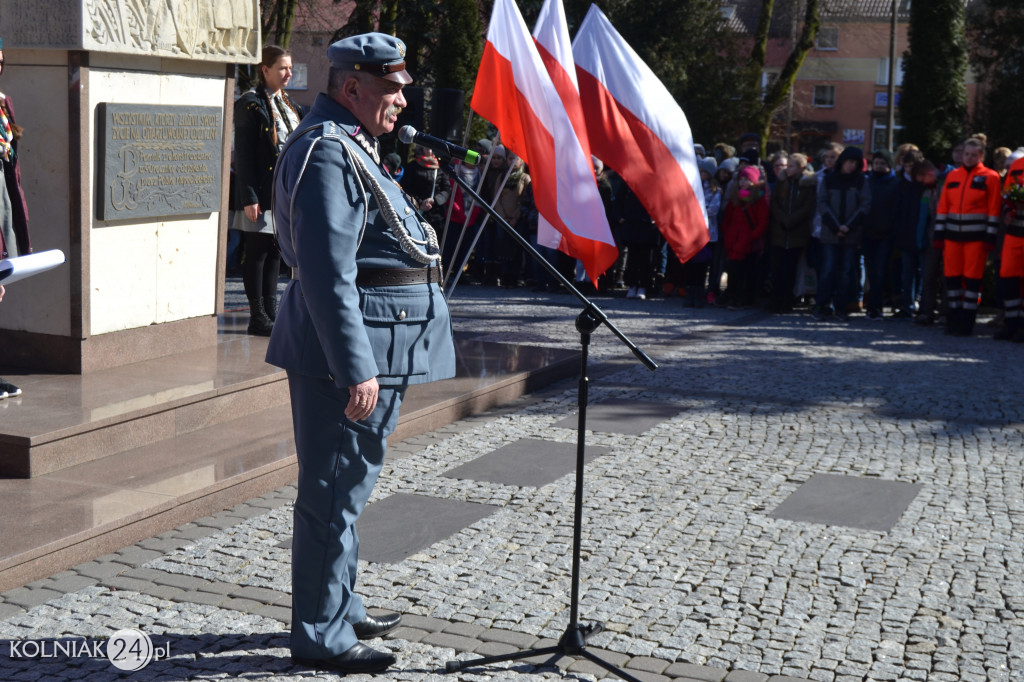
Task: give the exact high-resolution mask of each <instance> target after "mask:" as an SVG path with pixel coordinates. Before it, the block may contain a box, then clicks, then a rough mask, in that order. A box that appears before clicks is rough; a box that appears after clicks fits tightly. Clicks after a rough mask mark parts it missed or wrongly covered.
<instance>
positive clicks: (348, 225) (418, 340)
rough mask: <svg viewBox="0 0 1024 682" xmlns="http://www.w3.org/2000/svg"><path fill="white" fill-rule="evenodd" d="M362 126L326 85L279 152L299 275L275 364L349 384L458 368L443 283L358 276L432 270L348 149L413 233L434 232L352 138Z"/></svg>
mask: <svg viewBox="0 0 1024 682" xmlns="http://www.w3.org/2000/svg"><path fill="white" fill-rule="evenodd" d="M324 123H327V125H326V126H324V125H323V124H324ZM311 127H312V129H310V128H311ZM358 131H359V122H358V121H357V120H356V119H355V117H354V116H353V115H352V114H351V113H350V112H349V111H348V110H347V109H345V108H344V107H342V106H341V105H339V104H338V103H337V102H335V101H334V100H332V99H330V98H329V97H327V96H326V95H324V94H320V95H318V97H317V99H316V102H315V103H314V104H313V108H312V109H311V110H310V113H309V115H307V116H306V117H305V118H304V119H303V121H302V124H301V126H300V128H299V129H298V130H296V132H295V133H294V134H293V135H292V137H291V138H289V143H288V145H287V147H286V148H285V150H284V151H283V152H282V154H281V156H280V157H279V158H278V171H277V177H276V180H275V189H274V191H275V197H274V219H275V222H276V226H277V239H278V242H279V244H280V247H281V256H282V258H283V260H284V262H285V263H286V264H287V265H289V266H292V267H297V268H298V279H293V280H292V281H291V282H290V283H289V285H288V288H287V289H286V290H285V293H284V297H283V298H282V301H281V305H280V309H279V311H278V315H277V321H276V322H275V323H274V331H273V334H272V335H271V337H270V344H269V347H268V348H267V362H269V363H270V364H272V365H276V366H278V367H281V368H283V369H286V370H288V371H289V372H297V373H300V374H304V375H308V376H314V377H323V378H324V379H330V380H332V381H333V382H334V384H335V385H336V386H337V387H339V388H345V387H348V386H353V385H355V384H357V383H360V382H363V381H366V380H368V379H370V378H373V377H376V378H377V380H378V381H379V382H380V383H381V384H390V385H397V384H418V383H425V382H428V381H434V380H437V379H446V378H449V377H452V376H454V374H455V350H454V345H453V342H452V331H451V319H450V317H449V313H448V306H447V303H446V302H445V299H444V296H443V294H442V293H441V290H440V287H439V285H438V284H436V283H430V284H412V285H404V286H389V287H362V286H357V285H356V275H357V273H358V272H359V271H360V270H362V269H365V268H425V267H426V266H425V265H423V264H422V263H419V262H417V261H416V260H414V259H413V258H412V257H411V256H409V255H408V254H407V253H406V252H405V251H404V250H403V248H402V246H401V244H400V243H399V241H398V239H397V238H396V237H395V236H394V235H393V234H392V233H391V231H390V229H389V227H388V225H387V223H386V222H385V221H384V218H383V216H382V215H381V212H380V207H379V206H378V203H377V201H376V199H375V198H374V196H373V194H372V193H371V192H370V188H369V187H368V186H366V183H365V182H363V183H362V185H361V184H360V179H359V178H358V176H357V173H356V171H355V169H354V168H353V167H352V165H351V162H350V159H349V156H347V155H346V150H347V152H348V153H350V154H354V155H358V156H359V158H361V159H362V160H363V163H364V165H365V166H366V167H367V168H368V169H369V172H370V173H371V174H372V175H373V177H374V178H376V180H377V182H378V183H379V184H380V185H381V187H383V188H384V190H385V192H386V194H387V196H388V198H389V200H390V202H391V204H392V206H394V208H395V210H396V211H397V212H398V214H399V216H400V217H401V219H402V221H403V223H404V225H405V228H406V229H407V230H408V231H409V233H410V235H411V236H412V237H413V238H414V239H416V240H420V241H422V240H424V239H425V238H426V235H425V233H424V230H423V228H422V226H421V224H420V217H419V215H418V213H417V212H416V209H415V208H413V207H412V205H411V204H410V203H409V202H408V200H407V199H406V198H405V195H404V194H403V193H402V190H401V188H399V186H398V185H397V184H396V183H395V182H394V180H392V179H391V177H390V176H389V175H387V173H386V172H385V171H384V170H383V169H382V168H381V166H380V165H379V164H378V163H377V162H376V161H374V160H373V158H372V157H371V156H370V154H369V153H367V152H366V151H365V150H364V149H363V148H362V147H361V146H360V145H359V144H357V142H356V141H355V140H354V139H353V137H352V136H354V135H356V134H357V132H358ZM367 139H370V138H367ZM342 145H346V149H343V148H342ZM364 219H365V223H364ZM364 225H365V228H364Z"/></svg>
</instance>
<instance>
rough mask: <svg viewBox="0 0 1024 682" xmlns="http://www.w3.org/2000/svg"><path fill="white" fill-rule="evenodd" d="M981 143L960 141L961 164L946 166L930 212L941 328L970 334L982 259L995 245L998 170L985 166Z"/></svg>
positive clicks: (999, 206) (999, 204) (999, 205)
mask: <svg viewBox="0 0 1024 682" xmlns="http://www.w3.org/2000/svg"><path fill="white" fill-rule="evenodd" d="M984 158H985V144H984V143H983V142H981V141H980V140H978V139H977V138H973V137H972V138H970V139H968V140H966V141H964V143H963V165H962V166H960V167H959V168H957V169H955V170H953V171H950V173H949V175H948V176H946V184H945V185H943V187H942V194H941V195H940V197H939V206H938V209H937V210H936V214H935V243H934V246H935V248H936V249H941V250H942V252H943V269H944V272H943V274H944V276H945V280H946V296H947V298H948V300H949V312H947V313H946V333H947V334H952V335H953V336H970V335H971V334H972V333H973V332H974V321H975V318H976V317H977V316H978V304H979V303H980V301H981V284H982V279H983V278H984V276H985V260H986V258H987V256H988V254H989V253H990V252H991V251H992V250H993V249H994V248H995V243H996V235H997V233H998V229H999V218H1000V215H1001V212H1002V196H1001V193H1000V186H999V184H1000V180H999V174H998V173H996V172H995V171H994V170H991V169H990V168H986V167H985V164H984V163H982V161H983V160H984Z"/></svg>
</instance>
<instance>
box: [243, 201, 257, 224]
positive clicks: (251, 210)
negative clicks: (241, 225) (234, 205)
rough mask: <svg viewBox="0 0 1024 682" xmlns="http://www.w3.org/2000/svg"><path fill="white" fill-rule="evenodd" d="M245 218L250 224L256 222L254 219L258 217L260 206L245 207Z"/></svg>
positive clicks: (250, 205)
mask: <svg viewBox="0 0 1024 682" xmlns="http://www.w3.org/2000/svg"><path fill="white" fill-rule="evenodd" d="M245 217H246V218H248V219H249V220H250V221H252V222H256V219H257V218H259V217H260V205H259V204H249V205H248V206H246V207H245Z"/></svg>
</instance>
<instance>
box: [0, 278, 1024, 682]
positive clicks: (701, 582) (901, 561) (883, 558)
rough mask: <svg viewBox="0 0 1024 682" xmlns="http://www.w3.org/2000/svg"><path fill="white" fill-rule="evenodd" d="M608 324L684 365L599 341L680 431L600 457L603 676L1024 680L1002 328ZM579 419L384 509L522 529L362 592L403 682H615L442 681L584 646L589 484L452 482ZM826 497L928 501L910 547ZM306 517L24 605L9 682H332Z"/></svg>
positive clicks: (611, 380)
mask: <svg viewBox="0 0 1024 682" xmlns="http://www.w3.org/2000/svg"><path fill="white" fill-rule="evenodd" d="M596 300H597V302H598V303H599V304H601V305H602V306H604V308H605V310H606V311H607V312H608V315H609V317H610V318H611V319H612V320H613V321H614V322H615V323H616V324H617V325H619V326H620V328H621V329H622V330H623V331H624V332H625V333H626V334H628V335H630V336H631V338H632V339H633V340H634V341H635V342H636V343H637V344H638V345H639V346H640V347H641V348H643V349H644V350H646V351H647V352H648V353H649V354H650V355H651V356H652V357H653V358H654V359H655V360H656V361H657V362H659V364H660V365H661V367H660V368H659V369H658V370H657V371H656V372H654V373H652V372H649V371H648V370H646V369H645V368H643V367H642V366H640V365H639V364H638V363H637V362H636V361H635V359H634V358H633V357H632V355H630V354H629V353H628V352H627V351H626V350H625V349H624V348H623V347H622V346H621V344H620V343H619V342H618V340H617V339H616V338H615V337H614V335H612V334H611V333H609V332H608V331H607V330H606V329H600V330H598V332H596V333H595V335H594V338H593V344H592V349H591V355H592V361H593V366H592V369H593V371H592V373H591V378H592V381H591V390H590V402H591V404H592V405H593V406H594V407H595V409H596V407H597V406H598V405H600V403H602V402H605V401H609V400H619V401H621V400H627V401H630V402H634V403H643V402H656V403H659V404H662V405H670V406H673V407H674V408H676V409H675V412H676V414H675V416H671V417H668V418H666V419H664V420H662V421H660V422H659V423H657V424H656V425H654V426H653V427H651V428H649V429H647V430H645V431H643V432H642V433H639V434H630V433H619V432H610V431H608V432H605V431H600V430H597V429H594V430H593V431H592V432H591V433H590V434H589V437H588V444H590V445H594V446H598V445H600V446H604V447H606V448H607V449H608V451H607V453H606V454H604V455H602V456H599V457H596V458H595V459H594V460H593V461H592V462H591V463H590V464H588V468H587V475H586V495H585V499H586V505H585V512H584V514H585V521H584V533H583V554H584V556H583V569H582V575H583V584H582V589H581V597H580V616H581V619H582V620H583V621H584V622H589V621H594V620H596V621H602V622H603V623H604V624H605V626H606V628H607V631H606V632H604V633H602V634H600V635H598V636H596V637H594V638H593V639H592V640H591V650H592V651H594V652H595V653H597V654H598V655H600V656H602V657H604V658H606V659H607V660H609V661H610V662H612V663H613V664H614V665H617V666H621V667H624V668H625V669H626V670H628V671H629V672H630V674H632V675H634V676H636V677H639V678H641V679H644V680H672V679H676V680H711V681H717V682H721V681H723V680H725V681H727V682H767V681H768V680H772V681H773V682H781V681H783V680H793V679H800V680H805V679H811V680H824V681H828V682H852V681H854V680H929V681H934V682H954V681H957V680H967V681H978V682H980V681H982V680H993V681H995V680H1000V681H1001V680H1024V571H1021V566H1024V556H1022V550H1024V481H1022V475H1024V466H1022V458H1024V447H1022V446H1024V443H1022V442H1021V441H1022V432H1021V424H1022V421H1024V402H1022V401H1021V399H1020V397H1021V392H1020V386H1021V379H1022V375H1024V362H1021V360H1022V359H1024V347H1021V346H1019V345H1012V344H1008V343H997V342H995V341H993V340H992V339H991V338H990V333H989V332H986V331H985V328H984V327H982V326H980V325H979V326H980V327H981V335H979V336H977V337H975V338H970V339H963V338H952V337H946V336H943V335H942V333H941V330H939V329H937V328H922V327H918V326H915V325H912V324H909V323H906V322H902V321H896V320H886V321H883V322H872V321H868V320H866V319H864V318H863V317H859V316H857V317H855V318H854V321H853V322H852V323H850V324H848V325H841V324H835V323H832V324H829V323H816V322H814V321H813V320H812V319H811V317H810V316H809V315H806V314H804V315H791V316H782V317H779V316H769V315H767V314H764V313H761V312H759V311H754V310H740V311H731V310H724V309H718V308H703V309H696V310H695V309H688V308H683V307H682V303H681V301H680V300H678V299H670V300H648V301H635V300H629V301H627V300H625V299H622V298H612V299H608V298H601V299H596ZM452 307H453V311H454V313H455V317H456V320H455V326H456V328H457V329H460V330H462V331H476V332H478V333H479V338H480V339H482V340H489V341H505V342H515V343H528V344H532V345H552V346H560V347H572V346H573V345H575V344H576V343H577V340H578V339H577V335H576V332H575V330H574V327H573V319H574V318H575V315H576V313H577V312H578V310H579V306H578V305H577V304H576V303H575V302H574V300H573V299H571V298H570V297H568V296H565V295H551V294H546V295H533V294H526V293H523V291H522V290H514V291H503V290H498V289H494V288H483V287H469V286H466V287H462V288H461V289H460V290H459V291H458V292H457V295H456V297H455V299H454V301H453V306H452ZM575 401H576V391H575V383H574V382H572V381H570V382H564V383H562V384H560V385H558V386H556V387H554V388H552V389H549V390H547V391H545V392H543V393H541V394H538V395H534V396H527V397H525V398H523V399H520V400H518V401H517V402H516V403H514V404H513V405H511V406H506V407H503V408H501V409H496V410H492V411H491V412H488V413H486V414H483V415H478V416H476V417H472V418H469V419H465V420H462V421H460V422H457V423H455V424H452V425H450V426H448V427H445V428H443V429H440V430H438V431H435V432H432V433H430V434H426V435H423V436H418V437H416V438H412V439H409V440H407V441H404V442H401V443H392V444H391V452H392V457H391V458H390V461H389V464H388V465H387V466H386V467H385V471H384V472H383V474H382V475H381V479H380V482H379V484H378V486H377V489H376V490H375V493H374V496H373V499H372V500H371V504H372V503H373V502H377V501H380V500H383V499H385V498H387V497H389V496H391V495H395V494H399V493H406V494H415V495H419V496H426V497H429V498H435V499H438V500H452V501H460V502H467V503H476V504H485V505H491V506H493V507H495V508H496V511H495V512H494V513H492V514H490V515H488V516H486V517H485V518H483V519H482V520H480V521H478V522H476V523H473V524H472V525H470V526H468V527H465V528H463V529H461V530H459V531H458V532H455V533H454V534H452V535H451V536H449V537H447V538H446V539H444V540H441V541H439V542H437V543H434V544H432V545H430V546H429V547H428V548H427V549H424V550H422V551H421V552H419V553H417V554H413V555H412V556H410V557H408V558H407V559H405V560H403V561H400V562H398V563H391V564H382V563H381V564H378V563H364V565H363V566H362V573H361V576H360V578H361V581H362V591H363V594H364V595H365V598H366V600H367V603H368V604H370V605H371V606H373V607H377V608H384V609H396V610H400V611H401V612H403V613H404V614H405V620H404V625H403V627H402V628H400V629H399V630H397V631H396V632H394V633H393V634H392V635H391V636H389V637H388V638H387V639H385V640H383V641H380V642H378V643H377V646H381V647H384V648H387V649H390V650H392V651H394V652H395V653H396V654H397V655H398V658H399V665H398V666H397V667H396V669H395V670H393V671H390V672H389V673H388V674H387V675H386V677H387V678H389V679H396V680H442V679H444V680H449V679H456V678H457V679H460V680H498V679H522V680H541V679H552V680H554V679H571V680H593V679H597V678H603V677H605V676H606V673H605V672H604V671H603V670H601V669H600V668H598V667H596V666H595V665H594V664H592V663H590V662H588V661H586V660H584V659H575V658H561V659H559V660H558V661H557V664H554V663H553V662H552V661H550V660H538V661H533V662H519V663H514V664H499V665H497V666H492V667H490V668H480V669H473V670H469V671H463V672H459V673H458V674H456V675H444V674H443V672H442V671H443V667H444V662H445V661H446V660H449V659H452V658H462V659H465V658H468V657H469V655H468V653H469V652H473V653H474V654H475V655H489V654H494V653H503V652H508V651H514V650H519V649H522V648H525V647H532V646H538V645H539V646H545V645H549V644H551V643H552V642H553V640H555V639H557V638H558V637H559V636H560V634H561V633H562V632H563V630H564V628H565V626H566V624H567V619H568V615H569V614H568V599H569V598H568V595H569V588H570V579H569V578H570V570H571V566H570V550H571V544H572V527H571V509H572V500H573V492H574V477H573V476H572V475H565V476H563V477H561V478H559V479H558V480H557V481H555V482H554V483H551V484H548V485H543V486H540V487H528V486H527V487H518V486H510V485H503V484H499V483H488V482H481V481H473V480H463V479H456V478H449V477H446V476H445V475H444V474H445V472H446V471H449V470H451V469H453V468H455V467H458V466H461V465H463V464H466V463H468V462H471V461H472V460H474V459H476V458H478V457H481V456H482V455H485V454H487V453H489V452H492V451H493V450H495V449H497V448H499V447H501V446H503V445H507V444H510V443H514V442H516V441H519V440H521V439H524V438H532V439H541V440H547V441H556V442H567V443H572V442H575V431H574V430H573V429H572V428H566V426H564V425H559V422H561V421H562V420H564V419H565V417H566V416H567V415H570V414H572V413H573V412H574V411H575V407H576V402H575ZM670 412H671V411H670ZM822 474H827V475H830V476H833V477H843V478H841V479H839V480H857V481H868V482H878V483H882V482H885V481H893V482H902V483H907V484H914V485H915V486H917V487H916V488H914V491H915V494H913V495H912V496H911V499H909V502H908V503H907V504H906V506H905V508H900V510H899V511H900V512H901V513H899V514H898V517H897V519H896V521H895V524H894V525H892V526H891V527H886V529H885V530H877V529H874V530H871V529H865V528H864V527H863V526H862V525H858V523H857V521H856V513H852V514H851V516H850V518H851V523H850V525H827V524H825V523H816V522H814V521H813V520H811V521H808V520H792V519H789V518H785V517H784V516H783V515H781V514H776V513H775V510H776V509H777V508H778V507H779V505H780V504H782V503H783V502H785V501H787V500H788V499H789V498H790V496H791V495H793V494H794V493H795V492H797V491H798V490H799V489H801V487H802V486H804V485H805V484H808V481H810V479H811V478H812V476H815V475H822ZM293 497H294V489H293V488H291V487H286V488H283V489H280V490H278V491H275V492H273V493H270V494H268V495H264V496H263V497H260V498H258V499H254V500H251V501H249V502H248V503H246V504H243V505H238V506H237V507H234V508H232V509H229V510H227V511H224V512H222V513H220V514H217V515H214V516H211V517H207V518H204V519H200V520H197V521H196V522H194V523H190V524H187V525H185V526H182V527H180V528H178V529H175V530H173V531H170V532H167V533H164V534H162V535H160V536H157V537H155V538H152V539H149V540H146V541H143V542H140V543H138V544H137V545H135V546H132V547H128V548H125V549H124V550H122V551H120V552H117V553H115V554H111V555H107V556H104V557H100V558H98V559H96V560H95V561H91V562H88V563H86V564H82V565H80V566H77V567H75V568H74V569H72V570H70V571H66V572H64V573H61V574H58V575H55V576H52V577H51V578H49V579H46V580H41V581H37V582H35V583H32V584H30V585H27V586H25V587H24V588H19V589H15V590H11V591H9V592H7V593H4V594H2V595H0V640H4V641H0V678H2V679H4V680H50V679H57V680H62V679H79V678H81V679H85V678H87V679H90V680H92V679H117V678H118V673H119V671H118V670H116V669H114V668H113V667H112V666H111V664H110V663H109V662H107V661H106V660H105V659H103V660H98V659H89V658H67V657H58V658H53V659H37V660H29V661H25V660H15V659H12V658H10V657H9V655H8V653H9V647H10V646H11V643H10V642H9V641H7V640H14V641H16V642H17V641H22V640H26V639H33V638H34V639H39V638H64V639H65V640H66V639H67V638H86V639H90V638H103V637H107V636H109V635H110V634H112V633H113V632H114V631H116V630H118V629H121V628H138V629H141V630H143V631H145V632H146V633H148V634H150V635H152V636H153V640H154V644H155V645H156V646H157V647H160V646H164V645H166V646H167V647H168V650H169V652H170V656H169V657H168V658H166V659H164V660H159V661H155V662H153V663H151V664H149V666H147V667H146V668H144V669H143V670H142V671H139V672H137V673H134V674H131V675H130V678H131V679H154V680H156V679H166V680H177V679H210V680H222V679H246V680H250V679H265V678H270V677H273V678H275V679H284V680H293V679H294V680H298V679H303V680H305V679H330V676H329V675H327V674H326V673H317V672H315V671H310V670H306V669H303V668H299V667H297V666H294V665H293V664H292V663H291V662H290V660H289V659H288V657H287V628H288V621H289V618H290V614H289V608H288V605H289V600H290V596H289V592H290V584H289V563H290V559H289V552H288V550H287V549H286V546H287V545H286V543H284V542H283V541H284V540H287V538H289V537H290V532H291V531H290V519H291V501H292V499H293ZM845 502H846V501H844V500H840V499H836V500H835V505H828V504H827V505H826V507H832V506H834V507H836V508H839V507H841V506H842V505H843V504H844V503H845ZM884 502H885V501H884V500H883V505H882V506H884ZM853 507H854V512H856V511H858V510H856V509H855V508H856V500H854V504H853ZM813 511H814V510H813V509H812V510H811V512H812V516H813ZM824 511H826V512H827V511H830V510H829V509H825V510H824ZM859 511H860V512H865V513H870V512H872V511H874V510H873V509H861V510H859ZM120 674H121V675H127V674H126V673H120ZM353 679H359V676H353Z"/></svg>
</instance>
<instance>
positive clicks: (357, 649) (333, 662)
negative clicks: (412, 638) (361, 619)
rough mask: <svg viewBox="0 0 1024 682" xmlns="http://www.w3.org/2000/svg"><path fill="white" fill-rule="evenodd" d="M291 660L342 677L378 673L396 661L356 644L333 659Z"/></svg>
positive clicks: (390, 655) (385, 654)
mask: <svg viewBox="0 0 1024 682" xmlns="http://www.w3.org/2000/svg"><path fill="white" fill-rule="evenodd" d="M292 660H293V661H295V662H296V663H298V664H299V665H304V666H307V667H309V668H315V669H316V670H334V671H337V672H339V673H341V674H342V675H349V674H351V673H379V672H382V671H384V670H387V669H388V668H389V667H391V666H393V665H394V664H395V662H396V661H397V660H398V659H396V658H395V655H394V654H389V653H385V652H383V651H377V650H376V649H372V648H370V647H368V646H366V645H365V644H361V643H360V642H356V643H355V645H354V646H352V647H351V648H350V649H349V650H348V651H346V652H345V653H342V654H338V655H337V656H334V657H333V658H298V657H295V656H292Z"/></svg>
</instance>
